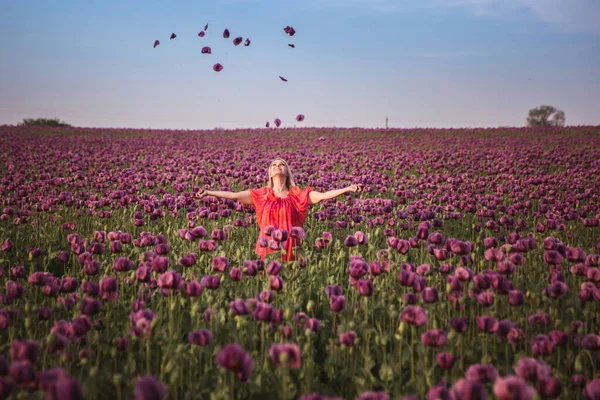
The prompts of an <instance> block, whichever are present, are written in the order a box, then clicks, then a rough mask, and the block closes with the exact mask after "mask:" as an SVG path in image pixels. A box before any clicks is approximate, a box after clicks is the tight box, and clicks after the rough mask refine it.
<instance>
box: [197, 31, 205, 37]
mask: <svg viewBox="0 0 600 400" xmlns="http://www.w3.org/2000/svg"><path fill="white" fill-rule="evenodd" d="M205 35H206V32H204V31H200V32H198V36H200V37H204V36H205Z"/></svg>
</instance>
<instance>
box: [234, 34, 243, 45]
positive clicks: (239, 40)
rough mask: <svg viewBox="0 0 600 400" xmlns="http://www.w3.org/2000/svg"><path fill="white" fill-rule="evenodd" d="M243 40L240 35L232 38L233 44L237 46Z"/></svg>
mask: <svg viewBox="0 0 600 400" xmlns="http://www.w3.org/2000/svg"><path fill="white" fill-rule="evenodd" d="M243 40H244V38H243V37H241V36H238V37H236V38H235V39H233V44H234V46H239V44H240V43H242V41H243Z"/></svg>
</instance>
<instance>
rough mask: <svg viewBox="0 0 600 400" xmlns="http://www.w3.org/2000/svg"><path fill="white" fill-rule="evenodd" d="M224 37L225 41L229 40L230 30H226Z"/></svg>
mask: <svg viewBox="0 0 600 400" xmlns="http://www.w3.org/2000/svg"><path fill="white" fill-rule="evenodd" d="M223 37H224V38H225V39H229V29H225V30H224V31H223Z"/></svg>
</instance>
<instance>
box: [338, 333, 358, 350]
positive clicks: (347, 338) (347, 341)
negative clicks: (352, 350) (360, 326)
mask: <svg viewBox="0 0 600 400" xmlns="http://www.w3.org/2000/svg"><path fill="white" fill-rule="evenodd" d="M339 338H340V343H341V344H343V345H345V346H349V347H352V346H354V342H355V341H356V338H357V335H356V332H354V331H348V332H344V333H341V334H340V336H339Z"/></svg>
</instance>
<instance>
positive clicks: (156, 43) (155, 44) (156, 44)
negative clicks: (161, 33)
mask: <svg viewBox="0 0 600 400" xmlns="http://www.w3.org/2000/svg"><path fill="white" fill-rule="evenodd" d="M159 44H160V41H159V40H155V41H154V46H153V48H154V49H155V48H156V46H158V45H159Z"/></svg>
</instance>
